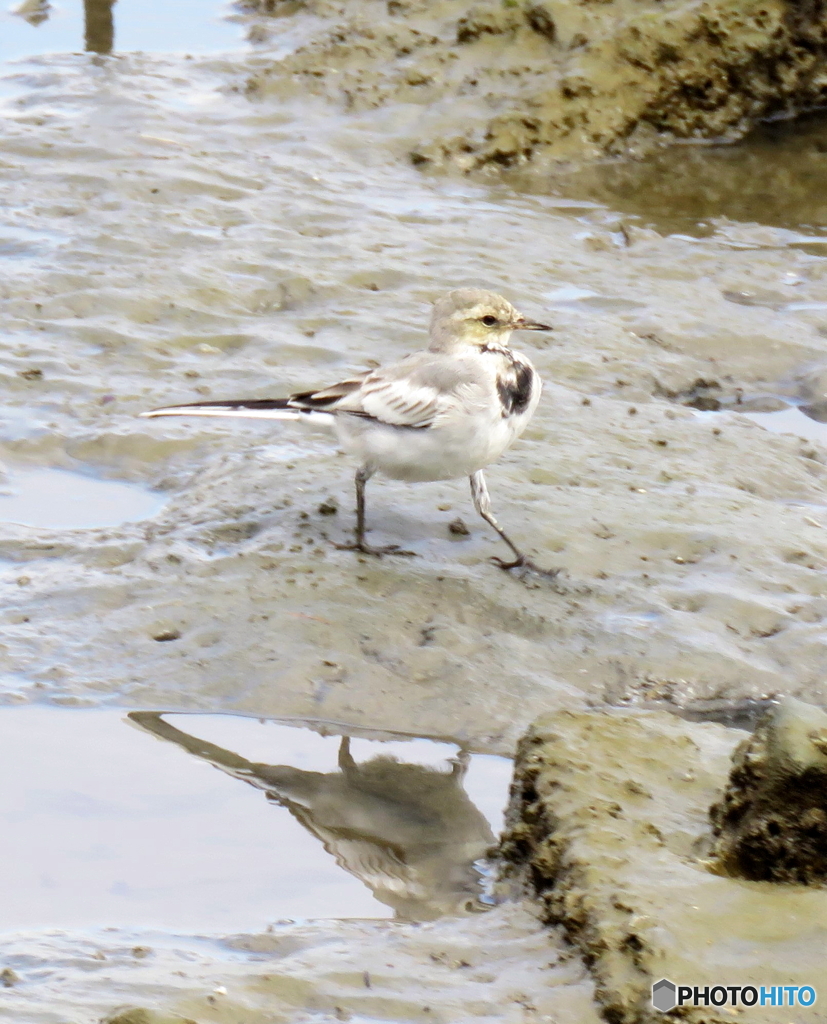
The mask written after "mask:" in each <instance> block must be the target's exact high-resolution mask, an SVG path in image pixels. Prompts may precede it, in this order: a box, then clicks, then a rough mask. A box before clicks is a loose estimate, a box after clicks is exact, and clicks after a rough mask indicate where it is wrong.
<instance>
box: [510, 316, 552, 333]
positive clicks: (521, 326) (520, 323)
mask: <svg viewBox="0 0 827 1024" xmlns="http://www.w3.org/2000/svg"><path fill="white" fill-rule="evenodd" d="M512 327H513V328H514V330H515V331H553V330H554V328H553V327H549V326H548V324H540V323H537V321H536V320H523V319H522V318H521V319H520V320H515V321H514V323H513V324H512Z"/></svg>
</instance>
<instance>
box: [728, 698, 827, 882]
mask: <svg viewBox="0 0 827 1024" xmlns="http://www.w3.org/2000/svg"><path fill="white" fill-rule="evenodd" d="M710 816H711V819H712V827H713V833H714V835H715V837H716V841H715V846H714V854H715V856H716V858H717V859H718V861H719V863H720V865H721V868H722V869H723V870H725V871H727V872H729V873H731V874H734V875H740V876H742V877H743V878H748V879H752V880H753V881H770V882H793V883H803V884H805V885H818V884H823V883H824V882H825V881H827V714H825V713H824V711H822V710H821V709H820V708H817V707H814V706H813V705H811V704H805V703H803V702H802V701H799V700H794V699H793V698H787V699H785V700H784V701H782V702H781V703H779V704H778V705H776V706H775V707H774V708H772V709H771V710H770V711H768V712H767V714H766V716H765V717H764V718H763V720H762V721H761V722H760V724H759V725H758V728H757V729H756V730H755V733H754V734H753V735H752V736H751V737H750V738H749V739H748V740H745V741H744V742H743V743H741V744H740V746H739V747H738V749H737V750H736V751H735V754H734V756H733V766H732V772H731V773H730V776H729V784H728V786H727V789H726V792H725V793H724V796H723V798H722V799H721V800H720V801H719V802H717V803H715V804H714V805H713V806H712V808H711V811H710Z"/></svg>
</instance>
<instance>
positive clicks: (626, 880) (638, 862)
mask: <svg viewBox="0 0 827 1024" xmlns="http://www.w3.org/2000/svg"><path fill="white" fill-rule="evenodd" d="M790 730H791V733H792V734H793V735H794V736H797V737H799V739H800V738H801V735H802V734H801V733H800V732H799V731H797V727H796V728H793V727H792V726H791V727H790ZM742 735H743V733H741V732H740V731H738V730H735V729H728V728H725V727H724V726H721V725H717V724H713V723H695V722H686V721H682V720H680V719H678V718H676V717H674V716H672V715H669V714H666V713H663V712H637V713H632V712H628V711H605V712H595V711H591V712H575V711H562V712H558V713H556V714H554V715H549V716H547V717H545V718H542V719H540V720H539V721H538V722H536V723H535V724H534V725H533V726H532V728H531V729H530V730H529V732H528V733H527V734H526V736H525V737H524V738H523V739H522V740H521V742H520V744H519V747H518V750H517V757H516V762H515V774H514V783H513V785H512V795H511V805H510V808H509V811H508V817H507V821H506V830H505V832H504V834H503V839H502V843H501V853H502V855H503V857H504V858H505V860H506V862H507V864H508V865H509V867H508V869H507V874H509V875H510V876H511V877H512V878H516V879H517V880H518V882H519V883H521V884H522V885H523V886H524V887H526V888H527V889H528V890H529V891H530V892H533V893H534V894H535V896H536V897H537V898H538V899H539V901H540V905H541V908H542V911H541V912H542V914H543V917H544V919H545V920H546V921H547V922H548V923H549V924H552V925H556V926H562V928H563V929H564V930H565V933H566V935H567V936H568V938H569V939H570V941H571V942H572V943H573V944H574V946H575V947H576V948H577V949H578V950H579V952H580V953H581V954H582V956H583V958H584V960H585V962H586V963H587V964H588V965H589V966H590V969H591V971H592V974H593V977H594V980H595V984H596V992H597V998H598V1001H599V1003H600V1004H601V1008H602V1011H603V1015H604V1017H605V1018H606V1019H607V1020H610V1021H612V1022H613V1024H641V1022H650V1021H651V1022H654V1021H655V1020H662V1019H663V1018H661V1017H660V1015H659V1013H655V1012H654V1010H653V1008H652V987H653V985H655V984H657V983H658V982H659V981H661V980H662V979H666V980H667V981H668V982H669V983H670V984H673V985H676V986H681V985H683V986H686V985H689V986H699V987H701V988H703V987H704V986H710V987H712V986H717V985H727V984H729V985H741V986H755V987H759V988H760V986H762V985H763V986H765V987H769V986H775V985H798V986H813V985H815V986H816V988H817V987H818V979H820V978H821V977H822V976H823V959H824V958H823V948H824V946H823V938H822V937H821V936H822V931H823V927H824V921H825V920H827V891H825V890H824V889H817V888H810V889H802V888H798V887H795V888H793V887H790V886H778V885H770V884H767V883H749V884H745V883H744V882H743V881H741V880H739V879H733V878H730V877H723V876H721V875H720V874H716V873H714V872H713V871H711V870H710V862H709V859H708V857H707V856H705V852H706V843H707V842H708V807H709V803H710V802H711V800H712V799H714V797H715V794H716V792H718V793H719V792H720V790H721V788H722V787H723V785H724V781H725V779H726V775H727V771H728V767H729V759H730V756H731V754H732V751H733V749H734V748H735V747H736V745H737V743H738V741H739V738H740V737H741V736H742ZM801 742H802V743H804V741H803V740H802V741H801ZM804 747H805V749H806V743H804ZM785 749H796V750H798V749H799V748H798V746H797V745H796V744H795V743H790V744H788V745H786V746H785ZM733 1011H735V1012H741V1011H742V1008H741V1007H740V1006H739V1007H721V1008H720V1009H716V1007H715V1006H708V1007H704V1006H699V1007H697V1008H696V1007H689V1006H686V1005H684V1006H683V1007H682V1008H681V1010H680V1013H681V1020H684V1021H689V1022H692V1024H701V1022H704V1024H717V1022H720V1021H725V1020H732V1014H733ZM746 1012H747V1013H748V1015H749V1020H750V1022H751V1024H753V1022H756V1024H757V1022H761V1024H764V1022H766V1024H770V1022H771V1021H775V1022H776V1024H777V1021H778V1019H779V1009H778V1007H777V1006H775V1007H773V1006H769V1005H767V1006H763V1007H762V1006H761V1005H754V1006H751V1007H750V1008H749V1009H748V1010H747V1011H746ZM792 1016H793V1013H790V1014H789V1017H790V1018H791V1017H792ZM794 1017H795V1020H796V1021H797V1022H799V1024H803V1022H813V1024H815V1022H816V1021H818V1020H819V1019H821V1017H820V1013H819V1011H818V1010H817V1008H816V1007H811V1008H809V1009H807V1008H806V1007H803V1006H796V1007H795V1011H794ZM785 1019H788V1018H785Z"/></svg>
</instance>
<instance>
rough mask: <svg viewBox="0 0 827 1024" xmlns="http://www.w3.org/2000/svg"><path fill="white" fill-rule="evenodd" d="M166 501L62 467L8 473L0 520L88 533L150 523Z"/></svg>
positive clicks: (2, 485)
mask: <svg viewBox="0 0 827 1024" xmlns="http://www.w3.org/2000/svg"><path fill="white" fill-rule="evenodd" d="M165 501H166V499H165V498H164V497H163V496H162V495H160V494H155V493H153V492H152V491H150V490H148V489H147V488H145V487H141V486H140V485H138V484H130V483H121V482H119V481H117V480H99V479H95V478H94V477H90V476H84V475H83V474H81V473H73V472H70V471H69V470H65V469H28V470H26V469H14V470H11V469H8V468H7V470H6V472H5V474H4V476H3V481H2V483H0V522H6V523H16V524H18V525H21V526H34V527H38V528H40V529H47V530H88V529H95V528H99V527H107V526H120V525H121V524H123V523H131V522H136V521H140V520H143V519H150V518H151V517H152V516H154V515H155V514H156V513H158V512H160V510H161V509H162V508H163V507H164V504H165Z"/></svg>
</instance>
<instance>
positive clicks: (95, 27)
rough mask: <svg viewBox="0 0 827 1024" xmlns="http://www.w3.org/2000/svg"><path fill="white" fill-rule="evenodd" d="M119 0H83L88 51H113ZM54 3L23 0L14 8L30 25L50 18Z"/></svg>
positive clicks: (15, 12)
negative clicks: (113, 13)
mask: <svg viewBox="0 0 827 1024" xmlns="http://www.w3.org/2000/svg"><path fill="white" fill-rule="evenodd" d="M116 2H117V0H83V14H84V49H85V50H86V51H87V53H111V52H112V48H113V46H114V45H115V22H114V19H113V17H112V8H113V6H114V5H115V3H116ZM51 13H52V5H51V3H49V0H23V2H22V3H20V4H18V5H17V7H15V8H13V9H12V14H16V15H18V16H19V17H21V18H23V19H24V21H28V23H29V24H30V25H35V26H36V25H42V24H43V22H44V21H48V20H49V15H50V14H51Z"/></svg>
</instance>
